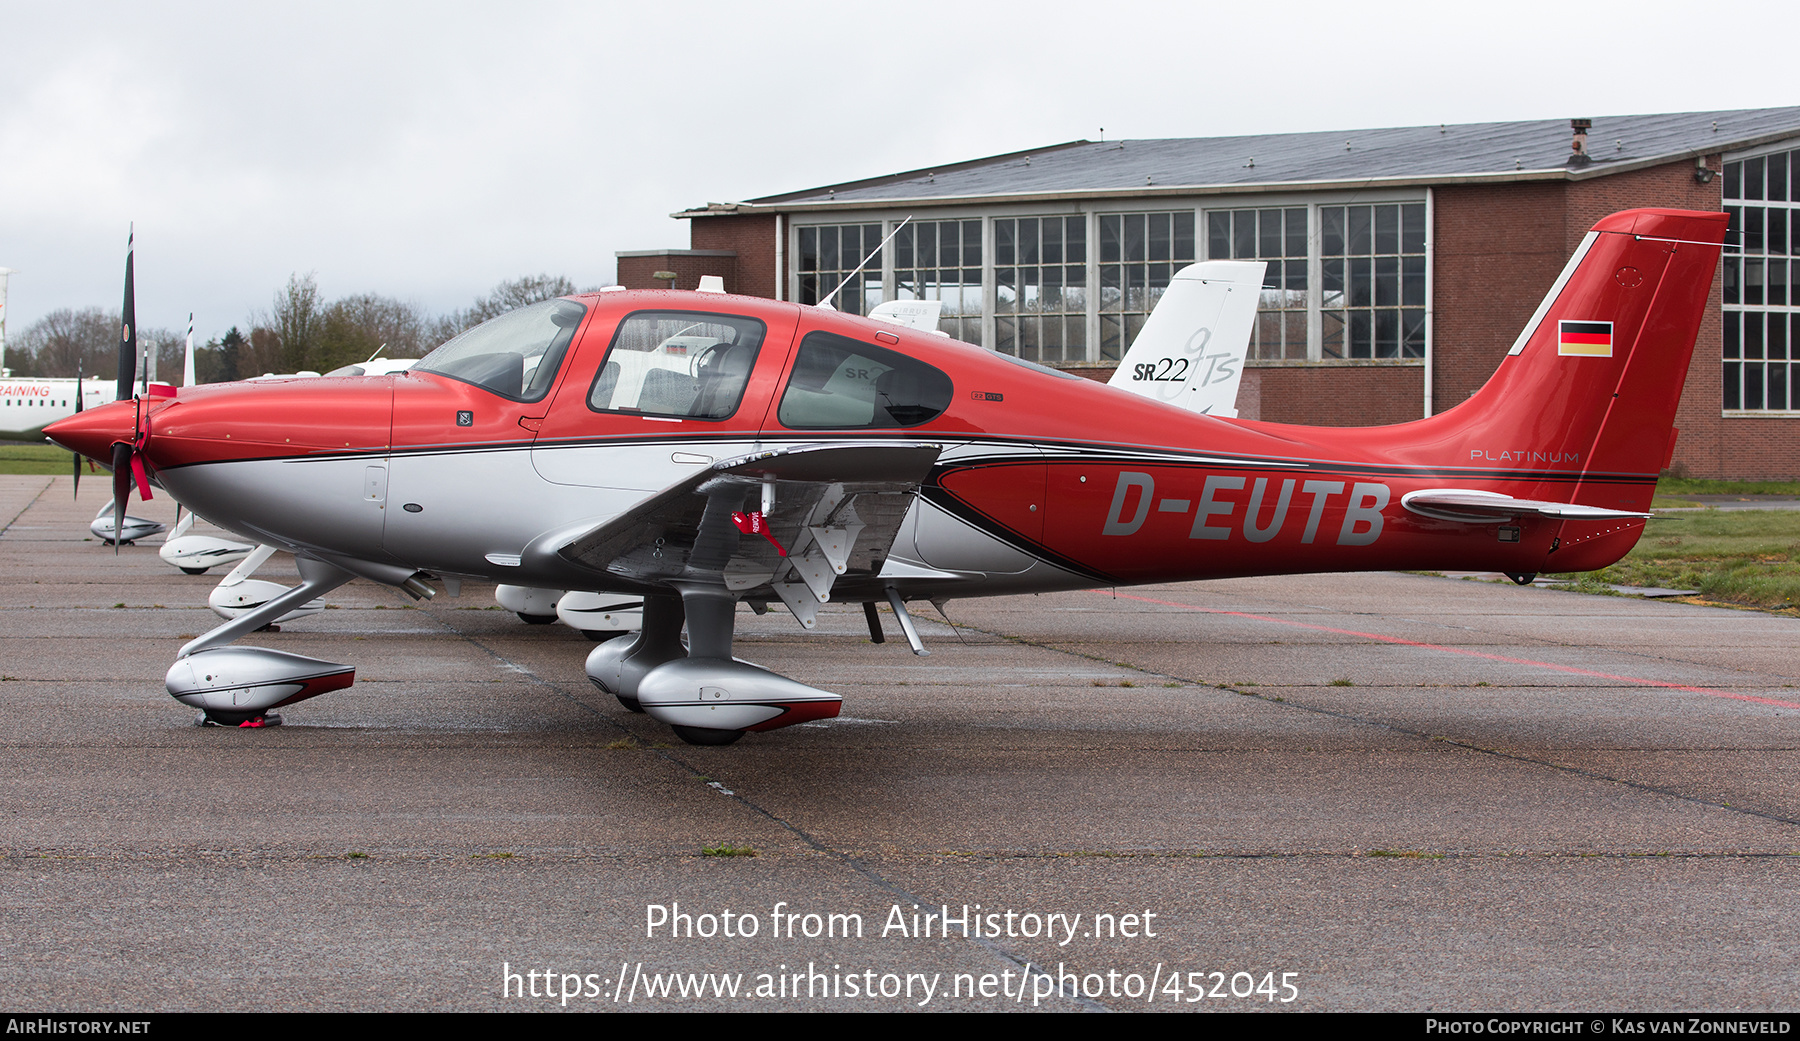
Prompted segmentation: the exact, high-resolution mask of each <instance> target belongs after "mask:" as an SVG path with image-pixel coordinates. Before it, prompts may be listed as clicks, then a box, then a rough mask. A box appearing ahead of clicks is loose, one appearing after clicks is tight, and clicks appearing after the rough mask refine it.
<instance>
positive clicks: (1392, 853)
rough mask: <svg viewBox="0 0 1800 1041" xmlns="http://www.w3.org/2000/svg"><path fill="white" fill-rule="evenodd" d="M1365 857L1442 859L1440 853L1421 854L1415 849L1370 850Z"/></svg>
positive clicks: (1442, 856)
mask: <svg viewBox="0 0 1800 1041" xmlns="http://www.w3.org/2000/svg"><path fill="white" fill-rule="evenodd" d="M1367 855H1368V856H1371V857H1405V858H1408V859H1411V860H1442V859H1444V855H1443V854H1442V853H1421V852H1420V851H1418V850H1416V849H1372V850H1370V851H1369V852H1368V854H1367Z"/></svg>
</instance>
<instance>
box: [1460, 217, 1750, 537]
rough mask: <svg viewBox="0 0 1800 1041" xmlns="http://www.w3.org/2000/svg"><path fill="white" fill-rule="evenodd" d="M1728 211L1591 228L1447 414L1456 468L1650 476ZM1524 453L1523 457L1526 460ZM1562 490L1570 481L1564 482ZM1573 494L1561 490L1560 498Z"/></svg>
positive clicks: (1601, 477)
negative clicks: (1489, 367)
mask: <svg viewBox="0 0 1800 1041" xmlns="http://www.w3.org/2000/svg"><path fill="white" fill-rule="evenodd" d="M1726 219H1727V218H1726V215H1725V214H1723V213H1700V212H1691V211H1685V210H1628V211H1626V212H1623V213H1615V214H1613V215H1612V216H1610V217H1607V218H1605V219H1603V220H1601V221H1600V222H1599V223H1597V224H1595V225H1594V227H1593V230H1592V231H1590V232H1588V234H1587V236H1586V237H1585V238H1584V239H1583V240H1582V242H1581V245H1580V247H1579V248H1578V249H1577V250H1576V252H1575V255H1574V257H1572V258H1571V259H1570V261H1569V264H1568V266H1567V267H1566V268H1564V270H1563V273H1562V276H1561V277H1560V278H1559V279H1558V280H1557V282H1556V284H1555V285H1554V286H1553V287H1552V288H1551V290H1550V293H1549V295H1547V296H1546V297H1545V298H1544V302H1543V304H1542V305H1540V306H1539V307H1538V310H1537V313H1536V314H1534V315H1533V316H1532V318H1531V321H1530V322H1528V323H1527V324H1526V326H1525V330H1524V331H1523V332H1522V333H1520V335H1519V339H1518V341H1517V342H1515V343H1514V344H1513V347H1512V349H1511V350H1510V351H1508V352H1507V357H1506V358H1505V359H1504V360H1503V361H1502V362H1501V363H1500V368H1499V369H1498V371H1496V372H1495V373H1494V376H1493V378H1492V379H1490V380H1488V382H1487V385H1486V386H1484V387H1482V388H1481V390H1479V391H1477V392H1476V393H1475V395H1474V396H1473V397H1472V398H1470V399H1469V401H1468V402H1466V403H1465V404H1464V405H1463V406H1462V407H1461V408H1458V409H1457V410H1456V411H1455V412H1454V413H1450V414H1446V416H1445V417H1444V418H1445V419H1446V420H1449V419H1451V418H1452V417H1454V419H1455V420H1456V421H1457V422H1454V423H1452V424H1449V425H1448V427H1447V429H1446V430H1445V433H1446V434H1448V435H1450V436H1449V437H1447V438H1445V439H1444V440H1438V439H1432V440H1433V441H1435V442H1436V445H1437V446H1438V447H1439V448H1440V449H1441V448H1442V447H1443V446H1445V444H1446V441H1449V442H1452V443H1456V444H1458V445H1460V447H1458V448H1457V449H1456V450H1455V451H1456V452H1457V454H1458V455H1459V458H1458V460H1457V461H1458V462H1459V463H1461V464H1464V465H1468V464H1474V465H1477V466H1480V465H1483V464H1484V463H1492V462H1495V461H1500V460H1501V457H1503V456H1504V457H1505V460H1504V461H1516V462H1519V463H1523V464H1524V465H1519V466H1514V467H1502V468H1503V469H1516V470H1531V469H1539V467H1537V466H1534V465H1533V464H1534V463H1535V462H1538V461H1541V460H1545V459H1547V460H1548V461H1550V462H1551V463H1552V468H1554V469H1559V470H1563V471H1565V472H1566V471H1568V470H1573V471H1575V472H1577V473H1579V474H1581V475H1582V478H1583V482H1582V483H1583V489H1581V490H1578V491H1577V494H1576V497H1575V498H1576V500H1577V501H1585V500H1584V499H1583V497H1582V495H1581V491H1585V490H1586V487H1585V486H1586V485H1587V484H1588V483H1589V482H1590V481H1602V482H1603V481H1606V480H1608V479H1615V480H1616V479H1625V480H1633V481H1640V482H1641V481H1643V480H1646V479H1649V480H1653V479H1654V478H1655V477H1656V474H1657V472H1658V471H1659V470H1661V469H1662V466H1663V465H1664V462H1665V461H1666V460H1667V458H1668V449H1669V441H1670V433H1671V429H1672V427H1673V425H1674V420H1675V407H1676V405H1677V404H1678V403H1679V402H1680V400H1681V388H1682V384H1683V382H1684V381H1685V379H1686V377H1687V371H1688V362H1689V360H1690V358H1691V357H1692V355H1693V352H1694V339H1695V336H1696V335H1697V333H1698V332H1699V328H1700V322H1701V319H1702V318H1704V317H1705V314H1706V305H1707V299H1708V297H1709V296H1710V294H1711V292H1712V283H1713V276H1714V273H1715V272H1716V271H1717V269H1718V262H1719V252H1720V248H1721V243H1722V242H1723V241H1724V238H1725V225H1726ZM1521 453H1522V457H1521ZM1565 488H1566V485H1565ZM1565 494H1566V492H1565Z"/></svg>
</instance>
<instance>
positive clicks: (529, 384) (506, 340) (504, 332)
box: [413, 300, 587, 401]
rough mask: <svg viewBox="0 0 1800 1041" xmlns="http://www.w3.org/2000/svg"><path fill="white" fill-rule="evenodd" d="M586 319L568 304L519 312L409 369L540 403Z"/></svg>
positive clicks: (584, 310) (549, 302) (550, 302)
mask: <svg viewBox="0 0 1800 1041" xmlns="http://www.w3.org/2000/svg"><path fill="white" fill-rule="evenodd" d="M586 314H587V308H586V307H585V306H583V305H582V304H580V303H578V302H576V301H574V300H545V301H544V302H542V303H537V304H532V305H531V306H530V307H521V308H520V309H518V310H517V311H512V312H509V313H507V314H503V315H501V316H500V317H498V318H494V319H491V320H489V321H486V322H483V323H481V324H480V325H478V326H476V327H475V328H473V329H470V330H468V331H467V332H465V333H462V334H461V335H459V336H457V337H455V338H454V339H451V340H450V341H448V342H446V343H445V344H444V345H443V346H442V347H439V348H438V349H437V350H435V351H432V352H431V353H430V354H427V355H426V356H425V357H423V358H421V359H419V362H418V364H416V365H414V366H413V369H414V370H416V371H418V372H435V373H437V374H438V375H440V376H448V377H450V378H451V379H454V380H461V381H462V382H464V383H473V384H474V385H475V386H477V387H481V388H482V389H484V390H488V391H492V392H493V393H495V394H498V395H500V396H501V397H503V398H510V399H511V400H513V401H541V400H543V398H544V395H546V394H548V393H550V386H551V384H553V383H555V382H556V373H557V370H558V369H560V368H562V362H563V355H565V354H567V353H568V351H569V343H570V342H571V341H573V340H574V339H575V330H576V329H578V328H580V326H581V319H582V317H583V316H584V315H586Z"/></svg>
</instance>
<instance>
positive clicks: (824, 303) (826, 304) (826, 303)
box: [813, 216, 912, 311]
mask: <svg viewBox="0 0 1800 1041" xmlns="http://www.w3.org/2000/svg"><path fill="white" fill-rule="evenodd" d="M911 220H912V217H910V216H909V217H907V218H906V220H903V221H901V222H900V223H898V224H896V225H894V230H893V231H890V232H888V236H887V238H885V239H882V240H881V242H880V244H879V245H877V246H876V247H875V248H874V249H872V250H870V251H869V255H868V256H866V257H864V258H863V262H862V263H860V264H858V265H856V270H855V271H852V272H850V273H849V274H848V275H845V276H844V280H843V281H842V282H839V283H838V284H837V289H833V290H832V291H831V292H829V293H826V294H825V296H824V297H822V298H821V299H820V300H819V302H818V303H816V304H814V305H813V306H814V307H822V308H824V309H825V310H827V311H835V310H837V308H835V307H833V306H831V298H832V297H834V296H837V295H838V292H839V291H840V290H842V289H843V288H844V287H845V286H847V285H849V284H850V280H851V279H853V278H855V277H856V276H857V275H860V274H862V273H863V268H866V267H868V266H869V261H871V260H874V259H875V258H876V257H878V256H880V255H881V251H882V249H884V248H885V247H886V246H887V244H888V243H890V242H892V241H894V236H895V235H898V234H900V229H901V228H904V227H906V225H907V223H908V222H909V221H911Z"/></svg>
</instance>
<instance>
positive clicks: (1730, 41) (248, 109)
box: [0, 0, 1800, 338]
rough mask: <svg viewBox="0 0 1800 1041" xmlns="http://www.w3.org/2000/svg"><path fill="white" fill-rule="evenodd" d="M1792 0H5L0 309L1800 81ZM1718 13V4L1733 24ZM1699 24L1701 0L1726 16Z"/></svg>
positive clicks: (223, 316) (247, 303)
mask: <svg viewBox="0 0 1800 1041" xmlns="http://www.w3.org/2000/svg"><path fill="white" fill-rule="evenodd" d="M1796 10H1800V8H1796V7H1795V5H1793V4H1792V3H1774V2H1762V0H1739V2H1736V3H1733V4H1731V5H1730V6H1729V11H1728V12H1726V11H1725V10H1724V9H1723V8H1720V7H1709V6H1707V5H1703V4H1693V3H1669V2H1662V0H1646V2H1637V3H1592V2H1584V0H1570V2H1563V3H1558V4H1554V5H1552V4H1540V5H1507V6H1505V7H1502V6H1500V5H1487V4H1484V5H1475V4H1465V5H1457V4H1448V3H1398V2H1396V3H1344V2H1333V3H1299V2H1290V3H1281V2H1269V0H1257V2H1256V3H1249V2H1234V3H1221V2H1192V0H1190V2H1185V3H1166V4H1165V3H1138V2H1130V0H1108V2H1106V3H1093V2H1088V3H1079V4H1077V3H1067V2H1061V0H1044V2H1040V3H1035V4H1030V5H1026V4H991V3H979V2H969V0H961V2H950V3H941V2H936V0H926V2H911V3H906V4H879V5H878V4H843V3H836V4H816V5H815V4H799V3H767V2H765V3H762V4H724V3H704V2H699V3H667V4H664V5H663V6H662V7H661V8H660V10H659V11H658V12H657V13H650V12H648V11H647V10H646V7H645V5H642V4H619V5H616V6H615V5H611V4H601V3H518V2H514V3H508V4H504V5H501V4H494V3H487V4H479V5H477V4H462V3H447V2H438V3H430V4H399V3H393V4H384V3H370V2H366V0H365V2H359V3H324V2H309V3H305V4H283V5H279V6H275V5H262V4H257V3H248V4H245V3H235V4H216V5H215V4H142V3H132V4H107V3H82V4H52V3H44V2H42V0H38V2H32V3H13V2H3V3H0V48H3V50H0V266H5V267H11V268H15V269H18V272H19V273H18V274H15V275H13V276H12V281H11V293H10V296H9V300H8V304H9V306H8V310H9V312H10V313H9V315H8V321H7V331H8V333H9V334H11V335H13V336H16V335H18V334H19V333H20V332H22V331H23V330H24V329H25V327H26V326H28V325H30V324H31V323H32V322H33V321H35V320H36V319H38V318H39V317H42V316H43V315H44V314H45V313H47V312H49V311H52V310H54V309H56V308H61V307H88V306H96V305H99V306H105V307H108V308H113V307H117V306H118V303H119V295H120V280H121V277H122V274H123V263H124V246H125V235H126V226H127V224H128V222H132V221H135V222H136V225H137V236H138V255H137V276H138V314H139V321H140V324H142V325H145V326H167V327H170V328H176V327H182V326H185V323H186V320H187V313H188V311H190V310H192V311H194V312H196V315H197V325H198V329H197V331H198V334H199V335H200V336H201V337H203V338H205V337H212V336H216V335H218V334H220V333H222V332H223V331H224V330H225V329H226V328H227V327H229V326H231V325H234V324H237V325H243V324H244V323H245V321H246V319H247V317H248V316H249V315H250V313H251V312H252V311H254V310H256V309H259V308H266V307H268V306H269V302H270V299H271V297H272V296H273V294H274V292H275V290H276V289H277V288H279V287H280V286H281V285H282V284H284V283H285V282H286V280H287V278H288V276H289V275H290V274H291V273H294V272H301V273H305V272H314V273H316V275H317V277H318V280H319V285H320V288H321V290H322V291H323V292H324V293H325V294H326V295H327V296H328V297H333V298H335V297H338V296H342V295H346V294H350V293H362V292H377V293H384V294H387V295H391V296H398V297H401V298H403V299H408V300H412V301H414V302H416V303H418V304H421V305H423V306H424V307H426V308H428V309H430V310H432V311H434V312H435V311H443V310H448V309H451V308H454V307H461V306H466V305H467V304H468V302H469V301H470V299H471V298H473V297H474V296H476V295H477V294H480V293H483V292H485V291H486V290H487V289H488V288H490V287H491V286H493V285H494V284H495V283H497V282H499V281H501V280H503V279H507V278H513V277H517V276H520V275H525V274H536V273H539V272H549V273H551V274H566V275H568V276H569V277H570V278H572V279H574V280H575V281H576V282H577V283H578V284H580V285H593V284H598V283H602V282H606V281H610V280H611V278H612V274H613V251H615V250H620V249H650V248H657V247H666V246H675V247H682V246H686V245H687V228H686V225H685V223H683V222H679V221H674V220H671V219H669V217H668V214H669V213H670V212H672V211H674V210H677V209H680V208H683V207H686V206H691V205H695V204H699V203H704V202H707V201H729V200H735V199H745V198H750V197H754V196H757V195H763V194H770V193H774V192H779V191H787V190H791V189H798V188H805V187H811V186H814V185H820V184H827V183H832V182H835V181H841V180H848V179H852V178H857V177H866V176H872V175H877V174H883V173H890V172H894V171H897V170H903V169H910V168H914V167H920V166H926V165H931V164H935V163H944V162H951V161H956V160H961V159H970V158H975V157H978V156H982V155H989V154H993V153H997V152H1006V151H1013V150H1017V149H1023V148H1029V147H1033V146H1037V145H1043V144H1050V143H1054V142H1059V141H1066V140H1071V139H1075V138H1083V137H1087V138H1092V137H1095V136H1096V135H1098V133H1099V128H1100V127H1105V128H1106V136H1107V137H1108V138H1120V137H1133V138H1147V137H1203V136H1215V135H1231V134H1248V133H1263V132H1271V131H1299V130H1338V129H1355V128H1359V127H1379V126H1406V125H1422V124H1436V123H1445V122H1448V123H1463V122H1479V121H1485V120H1507V119H1533V118H1546V117H1565V116H1576V115H1583V116H1604V115H1608V114H1622V113H1634V112H1679V111H1687V110H1695V109H1711V108H1760V107H1770V106H1777V105H1792V104H1800V85H1797V81H1796V77H1795V73H1794V67H1793V61H1792V57H1791V56H1792V51H1793V44H1794V40H1795V37H1796V34H1795V31H1794V30H1795V29H1796V27H1800V15H1797V14H1796V13H1795V12H1796ZM1727 16H1728V17H1729V21H1727V20H1726V18H1727ZM1709 19H1712V20H1713V21H1714V23H1715V24H1709V22H1708V20H1709Z"/></svg>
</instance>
